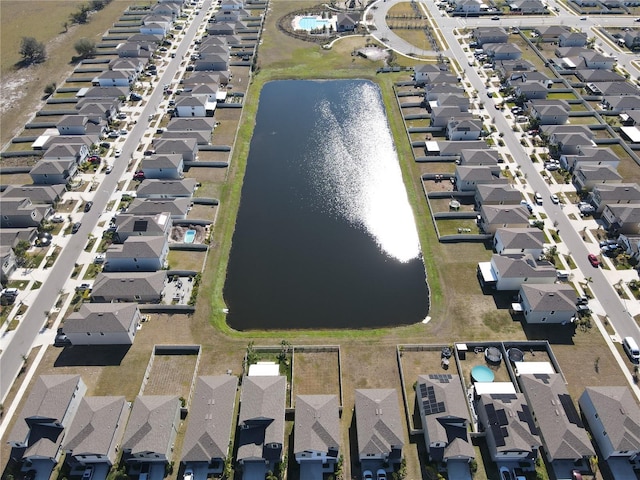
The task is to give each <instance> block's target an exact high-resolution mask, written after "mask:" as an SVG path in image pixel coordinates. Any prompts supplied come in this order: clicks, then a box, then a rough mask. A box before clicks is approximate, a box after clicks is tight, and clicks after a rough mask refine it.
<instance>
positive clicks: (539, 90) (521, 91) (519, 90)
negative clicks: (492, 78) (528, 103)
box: [510, 78, 549, 100]
mask: <svg viewBox="0 0 640 480" xmlns="http://www.w3.org/2000/svg"><path fill="white" fill-rule="evenodd" d="M510 85H511V86H512V87H513V90H514V94H515V96H516V97H524V98H525V99H526V100H544V99H545V98H547V94H548V93H549V89H548V87H547V85H546V84H545V83H543V82H540V81H538V80H526V79H524V78H523V81H521V82H517V83H514V82H510Z"/></svg>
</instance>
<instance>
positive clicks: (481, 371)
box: [471, 365, 495, 382]
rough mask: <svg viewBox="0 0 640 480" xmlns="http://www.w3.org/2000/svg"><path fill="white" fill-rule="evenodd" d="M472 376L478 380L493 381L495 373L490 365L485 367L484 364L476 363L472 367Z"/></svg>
mask: <svg viewBox="0 0 640 480" xmlns="http://www.w3.org/2000/svg"><path fill="white" fill-rule="evenodd" d="M471 377H472V378H473V379H474V380H475V381H476V382H493V379H494V378H495V375H494V373H493V372H492V371H491V369H490V368H489V367H485V366H484V365H476V366H475V367H473V368H472V369H471Z"/></svg>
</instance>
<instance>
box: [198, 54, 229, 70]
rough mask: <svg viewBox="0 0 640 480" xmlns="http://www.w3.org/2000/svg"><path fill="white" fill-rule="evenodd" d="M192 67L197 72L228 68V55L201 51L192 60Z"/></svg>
mask: <svg viewBox="0 0 640 480" xmlns="http://www.w3.org/2000/svg"><path fill="white" fill-rule="evenodd" d="M194 69H195V70H196V71H198V72H203V71H204V72H218V71H222V72H224V71H225V70H229V56H228V55H218V54H214V53H211V54H206V53H201V54H200V58H198V60H196V61H195V62H194Z"/></svg>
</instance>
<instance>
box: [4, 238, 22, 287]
mask: <svg viewBox="0 0 640 480" xmlns="http://www.w3.org/2000/svg"><path fill="white" fill-rule="evenodd" d="M17 268H18V264H17V261H16V255H15V253H13V248H12V247H11V246H10V245H0V283H1V284H2V285H6V284H7V282H8V281H9V276H10V275H11V274H12V273H13V272H15V271H16V269H17Z"/></svg>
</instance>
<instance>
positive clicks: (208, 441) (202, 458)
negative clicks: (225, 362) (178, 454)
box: [182, 375, 238, 476]
mask: <svg viewBox="0 0 640 480" xmlns="http://www.w3.org/2000/svg"><path fill="white" fill-rule="evenodd" d="M237 388H238V378H237V377H235V376H233V375H218V376H199V377H198V378H197V380H196V386H195V393H194V395H193V398H192V399H191V406H190V408H189V416H188V419H187V421H188V425H187V432H186V434H185V437H184V443H183V446H182V463H184V464H186V465H187V466H188V467H191V468H197V469H198V471H202V472H203V473H204V472H206V474H207V476H208V475H210V474H212V475H218V474H221V473H222V472H223V470H224V463H225V461H226V460H227V457H228V456H229V455H230V454H231V452H230V451H229V445H230V439H231V434H232V428H233V424H234V417H235V415H234V408H235V404H236V390H237Z"/></svg>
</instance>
